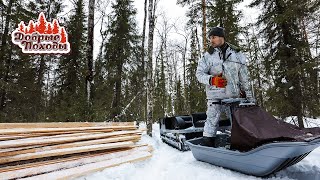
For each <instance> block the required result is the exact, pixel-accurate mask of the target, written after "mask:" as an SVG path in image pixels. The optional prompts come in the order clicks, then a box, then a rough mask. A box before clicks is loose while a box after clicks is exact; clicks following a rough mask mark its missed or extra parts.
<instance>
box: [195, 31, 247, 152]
mask: <svg viewBox="0 0 320 180" xmlns="http://www.w3.org/2000/svg"><path fill="white" fill-rule="evenodd" d="M208 37H209V39H210V44H211V46H210V48H209V50H208V52H206V53H205V54H204V55H203V57H202V58H201V59H200V61H199V62H198V67H197V72H196V76H197V79H198V81H199V82H200V83H202V84H205V85H206V95H207V112H206V113H207V120H206V122H205V126H204V132H203V142H204V145H205V146H211V147H215V137H216V132H217V127H218V122H219V119H220V116H221V114H222V113H224V112H226V107H225V106H222V105H221V100H222V99H226V98H237V97H246V98H247V99H252V93H251V91H250V86H249V82H248V81H249V78H248V70H247V66H246V65H245V63H246V58H245V56H244V55H243V54H242V53H241V52H240V51H239V48H237V47H235V46H233V45H231V44H229V43H227V42H226V41H225V33H224V29H223V28H221V27H213V28H211V29H210V31H209V33H208Z"/></svg>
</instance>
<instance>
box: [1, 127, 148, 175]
mask: <svg viewBox="0 0 320 180" xmlns="http://www.w3.org/2000/svg"><path fill="white" fill-rule="evenodd" d="M141 133H142V131H141V130H138V129H137V126H135V124H134V122H122V123H3V124H1V123H0V179H41V180H43V179H45V180H48V179H72V178H76V177H79V176H84V175H88V174H90V173H93V172H96V171H101V170H103V169H105V168H108V167H113V166H117V165H120V164H123V163H128V162H136V161H141V160H145V159H147V158H149V157H151V155H152V154H151V151H152V148H151V147H150V146H148V145H145V144H138V143H136V142H138V141H139V140H140V138H141Z"/></svg>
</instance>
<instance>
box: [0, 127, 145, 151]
mask: <svg viewBox="0 0 320 180" xmlns="http://www.w3.org/2000/svg"><path fill="white" fill-rule="evenodd" d="M138 133H141V131H139V130H135V131H115V132H110V133H101V134H91V135H86V136H79V137H59V138H52V139H40V138H39V139H36V140H34V139H32V140H28V139H18V140H10V141H2V142H0V148H12V147H21V146H34V145H46V144H57V143H68V142H76V141H83V140H91V139H100V138H107V137H110V136H117V135H125V134H138Z"/></svg>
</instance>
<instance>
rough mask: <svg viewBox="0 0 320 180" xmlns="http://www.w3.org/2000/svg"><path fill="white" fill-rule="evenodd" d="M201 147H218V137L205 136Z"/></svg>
mask: <svg viewBox="0 0 320 180" xmlns="http://www.w3.org/2000/svg"><path fill="white" fill-rule="evenodd" d="M200 145H201V146H208V147H216V137H206V136H203V138H202V142H201V143H200Z"/></svg>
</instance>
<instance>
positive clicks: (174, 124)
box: [163, 116, 192, 130]
mask: <svg viewBox="0 0 320 180" xmlns="http://www.w3.org/2000/svg"><path fill="white" fill-rule="evenodd" d="M163 124H164V125H165V128H166V129H176V130H178V129H186V128H189V127H191V126H192V117H191V116H174V117H166V118H163Z"/></svg>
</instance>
